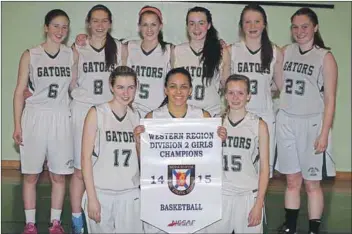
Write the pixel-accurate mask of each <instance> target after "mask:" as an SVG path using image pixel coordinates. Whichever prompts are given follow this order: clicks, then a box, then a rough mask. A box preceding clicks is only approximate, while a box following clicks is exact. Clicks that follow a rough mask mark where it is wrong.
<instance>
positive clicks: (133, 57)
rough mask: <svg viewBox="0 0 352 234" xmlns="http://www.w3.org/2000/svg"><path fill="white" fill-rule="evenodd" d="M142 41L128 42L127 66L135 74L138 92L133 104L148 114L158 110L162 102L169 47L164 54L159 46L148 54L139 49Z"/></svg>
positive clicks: (168, 60)
mask: <svg viewBox="0 0 352 234" xmlns="http://www.w3.org/2000/svg"><path fill="white" fill-rule="evenodd" d="M141 43H142V41H141V40H139V41H129V42H128V58H127V66H129V67H131V68H132V69H134V70H135V72H136V73H137V77H138V80H139V90H138V91H137V93H136V97H135V99H134V104H135V105H136V106H137V108H138V109H140V110H142V111H143V112H145V113H148V112H150V111H152V110H154V109H156V108H158V107H159V106H160V104H161V102H162V101H163V100H164V97H165V95H164V80H165V76H166V74H167V73H168V71H169V70H170V68H171V67H170V45H166V50H165V52H163V51H162V49H161V46H160V44H158V45H157V47H156V48H155V49H153V50H152V51H150V52H148V53H147V52H145V51H144V50H143V49H142V47H141Z"/></svg>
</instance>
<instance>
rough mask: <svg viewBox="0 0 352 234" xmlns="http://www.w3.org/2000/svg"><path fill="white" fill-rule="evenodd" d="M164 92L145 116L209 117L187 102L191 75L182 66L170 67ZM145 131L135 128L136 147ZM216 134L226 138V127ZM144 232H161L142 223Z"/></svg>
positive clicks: (203, 111) (219, 129) (138, 145)
mask: <svg viewBox="0 0 352 234" xmlns="http://www.w3.org/2000/svg"><path fill="white" fill-rule="evenodd" d="M164 92H165V95H166V98H165V100H164V101H163V102H162V103H161V105H160V107H159V108H157V109H156V110H154V111H152V112H149V113H148V114H147V115H146V118H210V117H211V116H210V114H209V112H207V111H205V110H202V109H201V108H199V107H195V106H192V105H190V104H187V103H188V101H187V100H188V97H189V96H190V95H191V94H192V77H191V75H190V73H189V72H188V71H187V70H186V69H185V68H182V67H179V68H174V69H171V70H170V71H169V72H168V74H167V75H166V78H165V83H164ZM144 131H145V128H144V126H143V125H139V126H138V127H136V128H135V130H134V134H135V138H136V143H137V149H139V147H140V134H141V133H142V132H144ZM218 136H219V137H220V138H221V139H222V140H225V139H226V129H225V128H223V127H219V128H218ZM144 231H145V232H146V233H160V232H163V231H161V230H159V229H158V228H156V227H154V226H151V225H148V224H146V223H144Z"/></svg>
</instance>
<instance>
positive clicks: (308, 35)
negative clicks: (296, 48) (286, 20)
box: [291, 15, 318, 45]
mask: <svg viewBox="0 0 352 234" xmlns="http://www.w3.org/2000/svg"><path fill="white" fill-rule="evenodd" d="M317 31H318V25H314V24H313V22H312V21H311V20H310V18H309V17H308V16H306V15H296V16H294V17H293V19H292V25H291V33H292V37H293V38H294V40H295V41H296V42H297V43H298V44H300V45H306V44H309V43H312V44H313V40H314V34H315V32H317Z"/></svg>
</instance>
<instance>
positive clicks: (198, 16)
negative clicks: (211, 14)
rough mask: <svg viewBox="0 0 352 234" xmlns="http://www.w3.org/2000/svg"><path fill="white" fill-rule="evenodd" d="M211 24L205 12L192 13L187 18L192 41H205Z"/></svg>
mask: <svg viewBox="0 0 352 234" xmlns="http://www.w3.org/2000/svg"><path fill="white" fill-rule="evenodd" d="M210 26H211V24H210V23H209V22H208V21H207V16H206V15H205V13H203V12H191V13H189V15H188V17H187V32H188V35H189V37H190V38H191V40H196V41H200V40H205V37H206V35H207V32H208V29H209V28H210Z"/></svg>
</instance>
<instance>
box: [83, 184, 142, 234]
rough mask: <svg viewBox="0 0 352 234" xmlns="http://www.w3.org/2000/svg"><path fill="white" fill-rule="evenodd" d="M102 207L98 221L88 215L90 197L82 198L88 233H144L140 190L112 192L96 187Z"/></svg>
mask: <svg viewBox="0 0 352 234" xmlns="http://www.w3.org/2000/svg"><path fill="white" fill-rule="evenodd" d="M96 193H97V197H98V200H99V203H100V207H101V213H100V216H101V221H100V223H96V222H95V221H94V220H92V219H90V218H89V216H88V202H89V201H88V197H87V193H86V192H85V193H84V195H83V199H82V208H83V210H84V214H85V218H86V223H87V228H88V233H109V234H111V233H143V224H142V220H141V219H140V190H139V189H138V188H137V189H133V190H130V191H126V192H119V193H117V192H111V191H103V190H99V189H96Z"/></svg>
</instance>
